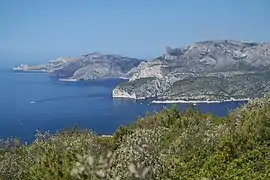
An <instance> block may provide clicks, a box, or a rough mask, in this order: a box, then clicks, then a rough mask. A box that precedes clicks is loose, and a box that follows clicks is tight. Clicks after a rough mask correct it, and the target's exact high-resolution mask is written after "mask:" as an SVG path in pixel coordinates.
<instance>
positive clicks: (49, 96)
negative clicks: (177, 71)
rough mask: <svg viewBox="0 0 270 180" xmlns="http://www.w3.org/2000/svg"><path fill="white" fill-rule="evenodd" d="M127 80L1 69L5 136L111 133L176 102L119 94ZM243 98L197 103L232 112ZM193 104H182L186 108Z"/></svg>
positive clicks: (0, 119)
mask: <svg viewBox="0 0 270 180" xmlns="http://www.w3.org/2000/svg"><path fill="white" fill-rule="evenodd" d="M121 81H123V80H117V79H114V80H102V81H92V82H81V83H63V82H58V81H55V80H53V79H51V78H50V77H49V76H48V74H43V73H14V72H12V71H0V138H8V137H19V138H20V139H21V140H22V141H30V142H31V141H32V140H33V139H34V135H35V132H36V130H37V129H39V130H41V131H43V132H44V131H47V130H49V131H50V132H52V133H54V132H56V131H57V130H60V129H63V128H71V127H72V126H74V125H77V126H78V127H80V128H84V129H85V128H87V129H92V130H94V131H95V132H96V133H99V134H111V133H113V132H114V131H115V130H116V129H117V128H118V127H119V126H120V125H122V124H129V123H132V122H133V121H134V120H135V119H136V118H137V117H139V116H143V115H145V113H146V112H153V111H160V110H162V109H163V108H165V107H166V106H168V107H169V106H171V105H170V104H168V105H165V107H164V105H163V104H150V103H149V101H144V100H139V101H135V100H128V99H113V98H112V95H111V93H112V90H113V88H114V87H115V86H116V85H117V84H118V83H120V82H121ZM31 101H33V102H34V103H31ZM243 103H244V102H226V103H220V104H198V105H196V108H198V109H200V110H201V111H202V112H212V113H214V114H215V115H217V116H226V115H227V114H228V112H229V111H230V110H233V109H235V108H236V107H238V106H240V105H242V104H243ZM189 106H190V105H188V104H179V108H180V110H184V109H185V108H188V107H189Z"/></svg>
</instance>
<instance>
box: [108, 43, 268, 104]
mask: <svg viewBox="0 0 270 180" xmlns="http://www.w3.org/2000/svg"><path fill="white" fill-rule="evenodd" d="M269 72H270V44H269V43H248V42H240V41H233V40H224V41H204V42H198V43H195V44H193V45H189V46H186V47H183V48H176V49H172V48H170V47H167V48H166V53H165V54H164V55H162V56H160V57H157V58H156V59H153V60H150V61H148V62H142V63H141V64H140V65H139V66H138V67H135V68H133V69H131V71H130V72H129V73H128V74H129V76H130V80H129V82H126V83H124V84H121V85H119V86H118V87H116V89H118V91H114V93H113V96H118V94H117V92H121V93H124V92H128V94H132V95H133V96H132V97H131V98H133V97H140V98H148V97H151V98H152V97H155V98H157V99H173V100H174V99H185V100H186V99H195V100H207V99H211V100H216V99H227V98H248V97H260V96H262V95H263V94H264V93H265V92H269V91H270V88H269V87H270V73H269Z"/></svg>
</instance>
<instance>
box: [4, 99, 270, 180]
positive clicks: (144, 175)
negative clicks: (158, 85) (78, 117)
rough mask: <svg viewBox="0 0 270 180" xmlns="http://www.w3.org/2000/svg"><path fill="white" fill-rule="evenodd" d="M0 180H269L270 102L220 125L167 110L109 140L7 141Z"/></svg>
mask: <svg viewBox="0 0 270 180" xmlns="http://www.w3.org/2000/svg"><path fill="white" fill-rule="evenodd" d="M0 179H1V180H9V179H12V180H13V179H14V180H60V179H61V180H69V179H72V180H73V179H74V180H86V179H91V180H92V179H127V180H132V179H147V180H149V179H162V180H165V179H172V180H174V179H200V180H202V179H204V180H208V179H209V180H211V179H257V180H259V179H261V180H263V179H270V96H265V97H264V98H263V99H254V100H251V101H250V102H249V103H248V104H246V105H244V106H243V107H241V108H238V109H236V110H235V111H233V112H231V113H230V114H229V115H228V116H227V117H222V118H219V117H215V116H214V115H212V114H202V113H200V112H198V111H196V110H195V109H194V108H192V107H191V108H190V109H188V110H186V111H184V112H179V111H178V109H177V107H176V106H172V108H170V109H165V110H163V111H162V112H159V113H154V114H147V115H146V116H145V117H144V118H141V119H138V120H137V121H136V122H135V123H133V124H131V125H129V126H126V127H124V126H122V127H120V128H119V129H118V130H117V131H116V132H115V134H113V136H112V137H101V136H98V135H96V134H95V133H93V132H91V131H88V130H78V129H75V128H74V129H72V130H69V131H61V132H59V133H57V134H55V135H51V134H49V133H43V134H42V133H39V132H38V133H37V138H36V140H35V141H34V142H33V143H32V144H30V145H24V144H22V143H20V142H19V141H18V140H16V139H15V140H14V139H13V140H5V141H2V142H0Z"/></svg>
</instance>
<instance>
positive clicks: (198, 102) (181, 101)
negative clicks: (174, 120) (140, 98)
mask: <svg viewBox="0 0 270 180" xmlns="http://www.w3.org/2000/svg"><path fill="white" fill-rule="evenodd" d="M249 100H250V98H244V99H233V98H231V99H225V100H212V101H211V100H205V101H194V100H193V101H186V100H154V101H152V102H151V103H153V104H205V103H206V104H215V103H223V102H242V101H249Z"/></svg>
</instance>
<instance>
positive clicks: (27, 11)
mask: <svg viewBox="0 0 270 180" xmlns="http://www.w3.org/2000/svg"><path fill="white" fill-rule="evenodd" d="M221 39H235V40H247V41H256V42H270V0H203V1H202V0H76V1H75V0H44V1H41V0H0V68H1V66H2V67H3V66H8V65H14V64H16V63H19V62H20V63H21V62H32V63H39V62H44V61H48V60H52V59H55V58H57V57H60V56H61V57H66V56H72V57H73V56H80V55H81V54H84V53H90V52H94V51H99V52H103V53H112V54H121V55H124V56H131V57H138V58H146V59H148V58H153V57H156V56H159V55H161V54H163V53H164V51H165V47H166V46H171V47H181V46H185V45H188V44H192V43H194V42H198V41H203V40H221Z"/></svg>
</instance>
